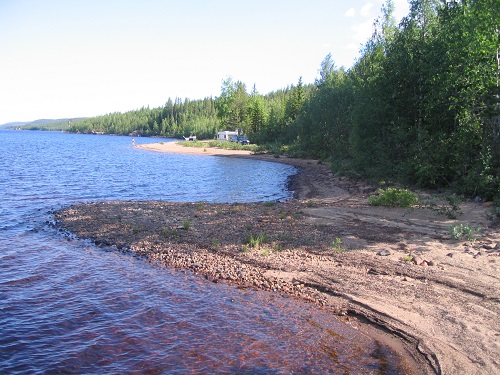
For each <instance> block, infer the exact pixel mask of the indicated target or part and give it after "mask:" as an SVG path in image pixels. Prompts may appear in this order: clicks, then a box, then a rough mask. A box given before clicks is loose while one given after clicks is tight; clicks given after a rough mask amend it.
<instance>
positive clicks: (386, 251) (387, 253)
mask: <svg viewBox="0 0 500 375" xmlns="http://www.w3.org/2000/svg"><path fill="white" fill-rule="evenodd" d="M391 254H392V253H391V252H390V251H389V250H387V249H383V250H380V251H379V252H378V253H377V255H380V256H382V257H386V256H388V255H391Z"/></svg>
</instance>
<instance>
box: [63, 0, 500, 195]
mask: <svg viewBox="0 0 500 375" xmlns="http://www.w3.org/2000/svg"><path fill="white" fill-rule="evenodd" d="M393 11H394V6H393V3H392V1H391V0H389V1H387V2H386V3H385V5H384V7H383V16H382V17H381V18H380V19H379V20H378V21H377V22H376V24H375V27H374V33H373V35H372V37H371V38H370V40H369V41H368V42H367V43H366V45H365V47H364V49H363V50H362V52H361V54H360V57H359V58H358V60H357V61H356V63H355V64H354V65H353V66H352V67H351V68H350V69H349V70H345V69H344V68H342V67H341V68H338V67H336V66H335V63H334V61H333V59H332V57H331V56H330V55H328V56H327V57H326V58H325V59H324V60H323V62H322V63H321V65H320V70H319V77H318V78H317V80H316V82H315V83H314V84H307V85H306V84H303V82H302V80H301V79H299V81H298V82H297V84H294V85H291V86H289V87H287V88H285V89H281V90H277V91H275V92H272V93H269V94H266V95H262V94H260V93H258V91H257V89H256V87H255V86H254V87H253V88H252V90H251V91H250V92H248V90H247V88H246V86H245V85H244V84H243V83H242V82H240V81H233V80H232V79H231V78H228V79H226V80H225V81H224V82H223V83H222V88H221V94H220V96H219V97H217V98H215V99H212V98H206V99H203V100H194V101H190V100H188V99H186V100H184V101H182V100H180V99H176V100H175V101H174V102H172V101H171V100H170V99H169V100H168V101H167V103H166V104H165V105H164V106H163V107H160V108H154V109H149V108H142V109H140V110H137V111H130V112H126V113H123V114H119V113H114V114H109V115H106V116H101V117H97V118H93V119H88V120H85V121H82V122H79V123H76V124H74V125H73V126H72V127H71V131H80V132H105V133H115V134H129V133H131V132H132V131H134V130H136V131H139V132H141V133H142V134H144V135H162V136H174V137H179V136H183V135H184V136H187V135H190V134H196V135H197V136H198V138H214V137H215V134H216V132H217V131H218V130H226V129H230V130H232V129H240V130H241V131H243V132H244V133H245V134H246V135H247V136H248V137H249V138H250V139H251V141H252V142H255V143H260V144H267V145H268V147H269V148H271V149H274V150H281V151H285V152H287V153H289V154H291V155H295V156H310V157H316V158H321V159H329V160H331V162H332V165H333V167H334V169H335V170H336V171H339V172H342V173H350V174H357V175H359V176H363V177H371V178H384V179H386V178H392V179H394V180H398V181H400V182H405V183H409V184H414V185H418V186H422V187H432V188H437V187H453V188H455V189H456V190H457V191H459V192H462V193H465V194H469V195H481V196H483V197H487V198H492V197H496V198H497V199H499V200H500V102H499V98H500V90H499V86H500V83H499V82H500V24H499V21H498V20H500V3H499V2H498V0H460V1H459V0H454V1H450V0H446V1H445V0H412V1H411V2H410V12H409V14H408V15H407V16H406V17H405V18H404V19H403V20H402V21H401V23H400V24H399V25H397V24H396V22H395V19H394V17H393Z"/></svg>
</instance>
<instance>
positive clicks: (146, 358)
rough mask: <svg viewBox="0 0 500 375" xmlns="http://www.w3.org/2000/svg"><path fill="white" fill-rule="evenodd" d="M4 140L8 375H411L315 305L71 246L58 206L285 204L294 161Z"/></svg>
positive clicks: (80, 138)
mask: <svg viewBox="0 0 500 375" xmlns="http://www.w3.org/2000/svg"><path fill="white" fill-rule="evenodd" d="M0 136H1V140H2V147H1V148H0V194H1V195H0V373H2V374H55V373H57V374H59V373H63V374H187V373H189V374H329V373H331V374H346V373H349V374H358V373H359V374H361V373H362V374H364V373H377V374H397V373H400V367H399V364H398V363H397V357H396V356H395V355H394V354H393V353H391V352H390V351H389V350H388V349H387V348H386V347H385V346H384V345H382V344H381V343H380V342H378V341H376V340H374V339H372V338H370V337H367V336H366V335H363V334H361V333H359V332H358V331H356V330H354V329H352V328H350V327H348V326H347V325H345V324H342V323H340V322H338V321H337V320H336V319H335V318H334V317H333V316H332V315H331V314H328V313H327V312H325V311H322V310H321V309H319V308H318V307H317V306H315V305H312V304H309V303H306V302H301V301H298V300H296V299H292V298H284V297H280V296H278V295H275V294H272V293H268V292H258V291H249V290H242V289H237V288H234V287H230V286H228V285H225V284H223V283H222V284H221V283H219V284H214V283H211V282H209V281H207V280H205V279H204V278H201V277H198V276H196V275H193V274H192V273H190V272H187V271H186V272H180V271H175V270H172V269H170V268H166V267H163V266H161V265H154V264H150V263H148V262H147V261H144V260H141V259H138V258H136V257H133V256H131V255H126V254H123V253H120V252H114V251H111V250H110V249H106V248H98V247H96V246H94V245H92V244H91V243H89V242H87V241H84V240H72V241H69V240H68V238H66V237H65V236H63V235H61V234H60V233H59V232H58V231H57V229H56V228H55V227H54V226H53V212H54V211H55V210H57V209H59V208H61V207H65V206H68V205H72V204H76V203H82V202H91V201H107V200H165V201H207V202H221V203H223V202H258V201H270V200H287V199H290V198H291V197H292V195H293V192H291V191H289V190H288V180H289V178H290V176H292V175H293V174H294V173H296V169H295V168H293V167H291V166H287V165H283V164H280V163H269V162H263V161H255V160H247V159H231V158H223V157H210V156H197V155H173V154H162V153H155V152H151V151H145V150H140V149H135V148H133V147H132V144H131V138H130V137H123V136H95V135H82V134H66V133H58V132H39V131H10V130H0ZM135 141H136V144H141V143H153V142H160V141H164V142H169V141H172V140H169V139H157V138H156V139H151V138H149V139H148V138H135Z"/></svg>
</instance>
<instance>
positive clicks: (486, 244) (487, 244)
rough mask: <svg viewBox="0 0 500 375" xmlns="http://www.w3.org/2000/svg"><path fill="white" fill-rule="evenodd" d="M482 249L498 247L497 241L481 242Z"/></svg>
mask: <svg viewBox="0 0 500 375" xmlns="http://www.w3.org/2000/svg"><path fill="white" fill-rule="evenodd" d="M481 247H482V248H483V249H486V250H493V249H496V248H497V247H498V244H497V243H494V242H492V243H485V244H483V246H481Z"/></svg>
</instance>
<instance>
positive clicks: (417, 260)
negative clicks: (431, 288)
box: [413, 255, 423, 266]
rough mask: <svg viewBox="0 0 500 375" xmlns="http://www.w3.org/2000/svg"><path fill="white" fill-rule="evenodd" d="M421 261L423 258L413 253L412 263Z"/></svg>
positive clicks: (420, 262)
mask: <svg viewBox="0 0 500 375" xmlns="http://www.w3.org/2000/svg"><path fill="white" fill-rule="evenodd" d="M422 262H423V259H422V258H420V257H419V256H416V255H414V256H413V263H415V264H416V265H417V266H419V265H421V264H422Z"/></svg>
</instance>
